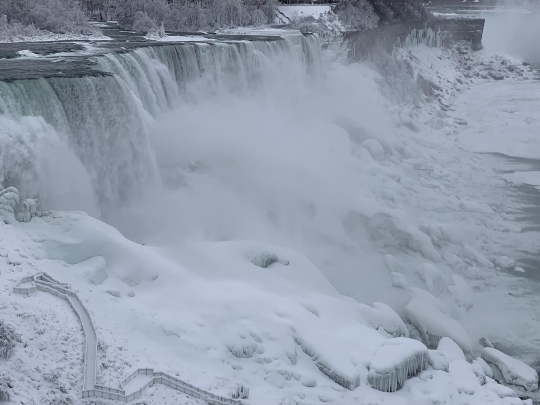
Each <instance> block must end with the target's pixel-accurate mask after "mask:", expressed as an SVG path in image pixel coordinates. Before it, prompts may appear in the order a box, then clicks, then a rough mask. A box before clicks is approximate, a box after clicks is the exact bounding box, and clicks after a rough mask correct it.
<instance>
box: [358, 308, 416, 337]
mask: <svg viewBox="0 0 540 405" xmlns="http://www.w3.org/2000/svg"><path fill="white" fill-rule="evenodd" d="M360 312H362V315H363V317H364V319H365V320H366V322H367V323H368V324H369V325H370V326H371V327H373V329H376V330H381V329H382V330H384V331H385V332H386V333H388V334H389V335H390V336H392V337H396V338H397V337H409V331H408V329H407V326H405V322H403V320H402V319H401V318H400V317H399V315H398V314H397V313H396V311H394V310H393V309H392V308H390V307H389V306H388V305H386V304H383V303H382V302H374V303H373V308H371V307H369V306H367V305H364V304H360Z"/></svg>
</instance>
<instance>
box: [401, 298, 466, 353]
mask: <svg viewBox="0 0 540 405" xmlns="http://www.w3.org/2000/svg"><path fill="white" fill-rule="evenodd" d="M411 291H412V292H413V294H414V297H413V299H412V300H411V301H410V302H409V303H408V304H407V305H406V306H405V314H406V315H407V318H408V320H409V322H410V323H411V324H413V325H414V326H415V327H416V328H417V329H418V331H419V332H420V334H421V336H422V340H423V341H424V343H425V344H426V345H427V346H429V347H436V346H437V345H438V343H439V341H440V340H441V339H442V338H443V337H449V338H451V339H452V340H453V341H454V342H456V343H457V344H458V346H459V347H460V348H461V349H462V350H463V351H464V352H467V353H468V352H470V351H471V348H472V343H471V340H470V338H469V335H468V334H467V332H465V330H464V329H463V327H462V326H461V325H460V324H459V323H458V322H457V321H456V320H455V319H453V318H452V317H451V316H450V315H448V311H447V310H446V308H445V307H444V305H443V304H442V303H441V302H440V301H439V300H438V299H437V298H435V297H434V296H433V295H431V294H429V293H428V292H427V291H423V290H420V289H418V288H412V289H411Z"/></svg>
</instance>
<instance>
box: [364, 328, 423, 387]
mask: <svg viewBox="0 0 540 405" xmlns="http://www.w3.org/2000/svg"><path fill="white" fill-rule="evenodd" d="M427 365H428V350H427V347H426V346H425V345H423V344H422V343H420V342H418V341H417V340H413V339H408V338H395V339H389V340H387V341H386V342H384V344H383V345H382V346H381V347H380V348H379V349H378V350H377V352H376V353H375V356H374V357H373V359H372V360H371V362H370V363H369V373H368V382H369V385H370V386H371V387H373V388H375V389H377V390H379V391H383V392H394V391H397V390H398V389H400V388H401V386H402V385H403V383H404V382H405V381H406V380H407V379H408V378H410V377H413V376H415V375H416V374H418V373H419V372H421V371H422V370H425V369H426V368H427Z"/></svg>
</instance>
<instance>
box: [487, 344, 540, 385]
mask: <svg viewBox="0 0 540 405" xmlns="http://www.w3.org/2000/svg"><path fill="white" fill-rule="evenodd" d="M481 356H482V359H484V360H485V361H486V362H488V363H491V364H493V365H495V366H497V368H498V369H499V370H501V373H502V375H503V377H504V380H505V381H506V382H507V383H508V384H513V385H519V386H521V387H523V388H525V389H526V390H527V391H532V390H536V389H538V373H537V372H536V371H535V370H534V369H533V368H531V367H529V366H528V365H526V364H525V363H523V362H521V361H519V360H516V359H514V358H512V357H510V356H508V355H506V354H504V353H503V352H501V351H499V350H497V349H493V348H491V347H485V348H484V349H483V350H482V354H481Z"/></svg>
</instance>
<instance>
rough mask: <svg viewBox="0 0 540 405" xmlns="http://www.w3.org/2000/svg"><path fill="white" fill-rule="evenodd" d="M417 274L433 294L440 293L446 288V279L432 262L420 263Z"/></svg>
mask: <svg viewBox="0 0 540 405" xmlns="http://www.w3.org/2000/svg"><path fill="white" fill-rule="evenodd" d="M418 274H419V276H420V278H421V279H422V280H423V281H424V283H426V286H427V288H428V290H429V292H431V293H432V294H433V295H440V294H442V293H443V292H444V291H445V290H446V280H445V279H444V276H443V275H442V273H441V271H440V270H439V269H438V268H437V267H435V266H434V265H433V264H431V263H424V264H422V265H421V266H420V268H419V269H418Z"/></svg>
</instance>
